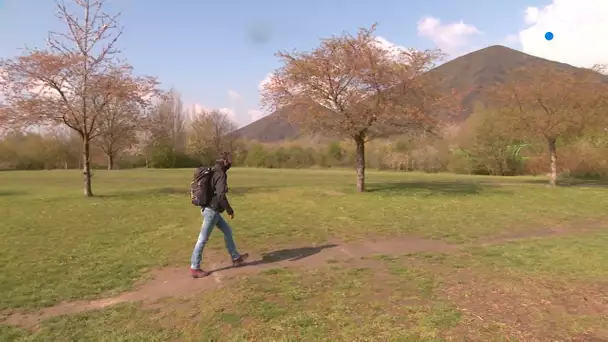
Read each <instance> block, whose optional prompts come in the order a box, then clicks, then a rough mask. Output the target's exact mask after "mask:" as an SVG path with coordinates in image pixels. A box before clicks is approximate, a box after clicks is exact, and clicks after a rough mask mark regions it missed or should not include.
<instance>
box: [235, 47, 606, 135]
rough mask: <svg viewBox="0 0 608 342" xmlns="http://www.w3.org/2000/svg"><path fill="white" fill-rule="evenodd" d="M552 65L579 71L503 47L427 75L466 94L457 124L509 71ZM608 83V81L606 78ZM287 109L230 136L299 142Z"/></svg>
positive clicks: (476, 53)
mask: <svg viewBox="0 0 608 342" xmlns="http://www.w3.org/2000/svg"><path fill="white" fill-rule="evenodd" d="M537 65H538V66H542V65H551V66H552V67H555V68H557V69H563V70H572V71H575V70H580V69H581V68H578V67H575V66H572V65H569V64H566V63H560V62H556V61H551V60H548V59H545V58H540V57H536V56H532V55H529V54H526V53H524V52H521V51H518V50H514V49H511V48H509V47H506V46H502V45H491V46H488V47H485V48H482V49H479V50H476V51H473V52H470V53H467V54H465V55H462V56H459V57H457V58H454V59H452V60H450V61H447V62H446V63H443V64H441V65H439V66H437V67H435V68H434V69H432V70H430V71H429V74H435V75H438V76H439V77H441V79H442V84H443V85H442V87H441V90H442V91H444V92H450V91H453V90H456V91H458V92H466V95H465V96H464V97H463V99H462V100H461V103H460V104H461V106H462V108H463V109H464V111H463V115H461V116H460V117H458V118H455V120H456V122H463V121H465V120H466V119H467V118H468V117H469V116H470V114H471V113H472V111H473V108H474V105H475V103H481V104H486V103H487V101H486V99H485V96H484V94H483V90H484V89H485V88H487V87H490V86H493V85H495V84H500V83H504V82H505V81H506V79H507V77H508V75H509V72H510V71H513V70H515V69H517V68H519V67H534V66H537ZM607 80H608V78H607ZM287 110H288V109H287V108H285V109H282V110H279V111H276V112H274V113H271V114H269V115H267V116H265V117H263V118H261V119H259V120H257V121H254V122H252V123H250V124H249V125H246V126H244V127H241V128H239V129H238V130H236V131H234V132H233V133H232V134H233V136H237V137H240V138H244V139H248V140H256V141H259V142H267V143H270V142H279V141H283V140H291V139H295V138H298V137H299V136H300V132H299V130H298V127H297V125H294V124H292V123H290V122H289V120H288V119H287V117H288V113H287Z"/></svg>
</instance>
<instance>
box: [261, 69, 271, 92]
mask: <svg viewBox="0 0 608 342" xmlns="http://www.w3.org/2000/svg"><path fill="white" fill-rule="evenodd" d="M271 79H272V73H271V72H269V73H267V74H266V76H265V77H264V79H262V80H261V81H260V83H258V90H259V91H262V90H263V89H264V85H266V84H267V83H268V82H270V80H271Z"/></svg>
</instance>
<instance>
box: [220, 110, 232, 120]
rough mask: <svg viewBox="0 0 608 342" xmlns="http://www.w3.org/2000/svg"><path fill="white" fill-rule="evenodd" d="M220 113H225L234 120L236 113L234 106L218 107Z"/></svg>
mask: <svg viewBox="0 0 608 342" xmlns="http://www.w3.org/2000/svg"><path fill="white" fill-rule="evenodd" d="M218 110H219V111H220V112H221V113H224V114H226V115H227V116H228V117H229V118H231V119H232V120H234V119H235V118H236V113H235V110H234V108H220V109H218Z"/></svg>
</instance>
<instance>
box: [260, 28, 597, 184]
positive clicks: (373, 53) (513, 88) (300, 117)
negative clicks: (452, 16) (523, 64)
mask: <svg viewBox="0 0 608 342" xmlns="http://www.w3.org/2000/svg"><path fill="white" fill-rule="evenodd" d="M374 30H375V26H373V27H372V28H371V29H361V30H359V32H358V34H357V35H350V34H348V33H346V34H343V35H341V36H338V37H332V38H330V39H326V40H323V41H322V42H321V44H320V46H319V47H317V48H316V49H313V50H312V51H310V52H293V53H288V52H280V53H278V57H279V58H280V59H281V61H282V67H280V68H279V69H277V70H275V72H274V74H273V76H272V78H271V80H270V82H268V83H267V84H266V85H265V86H264V89H263V91H262V98H263V100H264V101H263V102H264V104H265V105H266V106H267V107H268V108H270V109H271V110H281V109H286V108H288V111H289V113H291V118H290V119H291V120H292V121H294V122H295V123H297V124H298V125H299V126H300V127H302V128H303V129H305V130H308V131H310V132H315V133H316V132H322V133H325V134H327V135H329V136H340V137H345V138H350V139H351V140H352V141H353V142H354V145H355V151H356V161H357V162H356V169H357V175H358V177H357V189H358V190H359V191H364V189H365V182H364V179H365V166H366V162H365V145H366V143H367V142H369V141H370V140H371V139H374V138H378V137H385V136H390V135H395V134H398V133H402V134H403V133H405V134H409V135H416V134H418V133H420V132H430V133H431V134H435V135H438V134H439V132H441V131H442V129H445V123H446V122H449V118H450V117H451V116H454V115H459V114H460V113H461V108H460V107H459V105H458V104H459V103H461V94H458V93H456V92H455V91H454V90H453V91H452V93H451V94H446V92H445V89H442V84H441V83H442V80H441V77H440V75H437V74H436V73H429V72H428V71H429V70H431V69H432V68H433V67H434V66H435V65H436V62H437V61H438V60H440V58H441V57H442V55H441V53H440V52H439V51H418V50H413V49H411V50H404V49H399V48H393V49H386V48H385V47H383V46H381V45H380V44H378V42H377V40H376V38H375V36H374V34H373V33H374ZM602 70H605V69H604V68H602V67H599V66H598V67H596V68H595V70H591V69H575V68H569V69H565V68H556V67H554V66H552V65H548V64H544V65H533V66H531V67H527V68H522V69H519V70H516V71H514V72H512V73H510V75H509V77H508V79H507V80H506V82H504V83H501V84H499V85H496V86H493V87H490V88H489V89H479V92H481V93H483V94H484V95H486V98H487V99H488V106H489V108H490V110H493V111H495V112H496V114H495V115H493V116H491V117H489V116H486V117H485V120H491V121H492V125H493V126H492V127H494V128H495V129H499V130H500V136H502V137H504V138H505V140H504V141H503V142H502V144H503V145H502V146H501V147H500V148H502V149H504V148H506V147H507V146H512V145H513V143H512V141H513V140H515V141H520V142H523V141H538V140H541V141H543V142H544V144H546V151H547V153H548V155H549V161H550V162H549V166H550V167H549V168H550V183H551V185H556V182H557V175H558V173H557V146H558V141H560V140H561V141H564V142H566V143H567V142H568V141H572V140H577V139H580V138H581V137H582V136H584V135H585V134H591V135H593V134H595V135H597V134H599V133H600V132H602V131H604V130H605V129H606V127H608V115H607V112H608V82H607V79H606V77H604V76H602V75H601V73H600V72H601V71H602ZM465 95H466V94H465ZM446 118H447V119H448V120H446ZM442 119H443V120H442ZM486 126H488V125H486ZM488 127H490V126H488ZM497 133H498V132H497ZM516 145H517V144H516Z"/></svg>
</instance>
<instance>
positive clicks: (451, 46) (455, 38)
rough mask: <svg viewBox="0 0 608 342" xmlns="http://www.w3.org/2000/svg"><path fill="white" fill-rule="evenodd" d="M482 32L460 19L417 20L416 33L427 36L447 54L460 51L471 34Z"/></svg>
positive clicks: (431, 18) (430, 18)
mask: <svg viewBox="0 0 608 342" xmlns="http://www.w3.org/2000/svg"><path fill="white" fill-rule="evenodd" d="M478 34H482V32H481V31H479V30H478V29H477V27H475V26H473V25H470V24H465V23H464V22H463V21H462V20H461V21H459V22H456V23H447V24H442V23H441V20H440V19H438V18H434V17H424V18H422V19H420V20H419V21H418V35H419V36H421V37H425V38H429V39H430V40H431V41H433V43H435V45H437V47H438V48H440V49H441V50H443V51H444V52H447V53H449V54H458V53H462V52H463V51H462V50H463V49H465V48H466V47H467V45H468V44H469V40H470V38H471V37H472V36H473V35H478Z"/></svg>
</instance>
